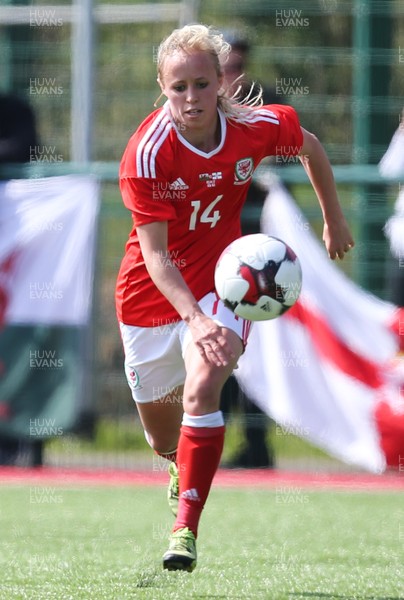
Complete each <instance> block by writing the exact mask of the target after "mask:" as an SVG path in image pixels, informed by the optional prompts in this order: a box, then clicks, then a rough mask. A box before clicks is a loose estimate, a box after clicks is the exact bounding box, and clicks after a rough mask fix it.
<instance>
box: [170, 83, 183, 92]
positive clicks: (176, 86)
mask: <svg viewBox="0 0 404 600" xmlns="http://www.w3.org/2000/svg"><path fill="white" fill-rule="evenodd" d="M173 90H174V91H176V92H184V91H185V85H183V84H181V85H174V86H173Z"/></svg>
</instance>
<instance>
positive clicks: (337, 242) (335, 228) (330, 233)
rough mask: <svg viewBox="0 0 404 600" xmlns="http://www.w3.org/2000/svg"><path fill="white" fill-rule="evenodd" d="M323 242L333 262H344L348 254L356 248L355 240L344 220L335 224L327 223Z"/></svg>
mask: <svg viewBox="0 0 404 600" xmlns="http://www.w3.org/2000/svg"><path fill="white" fill-rule="evenodd" d="M323 241H324V244H325V247H326V249H327V252H328V256H329V257H330V258H331V260H335V259H336V258H339V259H340V260H342V259H343V258H344V256H345V254H346V253H347V252H349V250H351V248H353V247H354V246H355V242H354V239H353V237H352V235H351V232H350V230H349V227H348V224H347V222H346V221H345V219H344V218H342V219H340V220H339V221H338V222H337V223H335V224H330V223H325V224H324V229H323Z"/></svg>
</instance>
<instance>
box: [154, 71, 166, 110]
mask: <svg viewBox="0 0 404 600" xmlns="http://www.w3.org/2000/svg"><path fill="white" fill-rule="evenodd" d="M157 83H158V84H159V86H160V89H161V94H160V96H159V97H158V98H157V100H155V102H154V104H153V106H154V107H155V108H157V107H158V104H159V102H160V100H161V98H162V97H163V96H164V85H163V83H162V81H161V79H160V77H157Z"/></svg>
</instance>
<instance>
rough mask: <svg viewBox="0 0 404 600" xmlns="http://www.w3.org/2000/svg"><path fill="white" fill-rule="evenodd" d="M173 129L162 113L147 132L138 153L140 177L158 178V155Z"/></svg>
mask: <svg viewBox="0 0 404 600" xmlns="http://www.w3.org/2000/svg"><path fill="white" fill-rule="evenodd" d="M171 127H172V123H171V121H170V119H169V118H168V116H167V115H166V114H165V113H164V112H163V111H162V112H161V113H160V114H159V116H158V117H157V119H156V120H155V121H154V122H153V123H152V125H151V126H150V127H149V129H148V130H147V131H146V133H145V135H144V136H143V138H142V140H141V142H140V143H139V146H138V148H137V152H136V169H137V174H138V176H139V177H155V176H156V168H155V159H156V154H157V151H158V149H159V148H160V146H161V144H162V143H163V142H164V140H165V139H166V137H167V135H168V133H169V131H170V129H171ZM156 146H157V147H156Z"/></svg>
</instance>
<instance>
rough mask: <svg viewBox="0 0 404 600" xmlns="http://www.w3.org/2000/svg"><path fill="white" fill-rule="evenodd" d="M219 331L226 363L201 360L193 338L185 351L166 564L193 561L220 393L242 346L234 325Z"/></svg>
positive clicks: (212, 468) (216, 449)
mask: <svg viewBox="0 0 404 600" xmlns="http://www.w3.org/2000/svg"><path fill="white" fill-rule="evenodd" d="M222 334H223V336H224V337H225V338H226V341H227V342H228V344H229V345H230V347H231V349H232V351H233V354H234V357H235V358H234V359H233V360H232V362H231V363H230V364H228V365H227V366H222V367H218V366H215V365H212V364H210V363H208V362H206V359H205V358H204V357H203V356H201V354H200V351H199V349H198V348H197V347H196V346H195V345H194V344H193V342H191V343H190V344H189V346H188V348H187V351H186V355H185V366H186V371H187V376H186V381H185V385H184V400H183V405H184V417H183V421H182V427H181V435H180V439H179V442H178V451H177V464H178V468H179V471H180V481H179V492H180V497H179V506H178V514H177V518H176V521H175V524H174V527H173V533H172V536H171V542H170V547H169V549H168V551H167V552H166V553H165V554H164V557H163V564H164V567H165V568H166V569H171V570H177V569H181V570H187V571H192V570H193V569H194V568H195V566H196V547H195V539H196V537H197V533H198V524H199V520H200V516H201V513H202V509H203V507H204V505H205V502H206V499H207V497H208V494H209V491H210V487H211V484H212V480H213V477H214V475H215V473H216V471H217V468H218V466H219V463H220V458H221V455H222V450H223V443H224V429H225V428H224V420H223V415H222V413H221V411H220V410H219V405H220V393H221V389H222V387H223V385H224V382H225V381H226V379H227V378H228V377H229V375H230V374H231V373H232V371H233V369H234V367H235V366H236V364H237V360H238V358H239V357H240V355H241V353H242V350H243V346H242V342H241V340H240V338H239V337H238V335H237V334H236V333H235V332H234V331H232V330H230V329H226V328H223V329H222Z"/></svg>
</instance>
